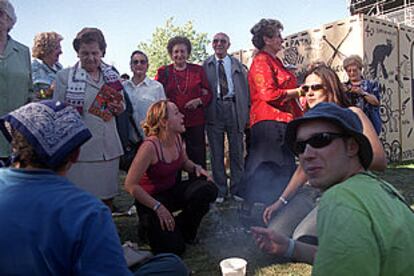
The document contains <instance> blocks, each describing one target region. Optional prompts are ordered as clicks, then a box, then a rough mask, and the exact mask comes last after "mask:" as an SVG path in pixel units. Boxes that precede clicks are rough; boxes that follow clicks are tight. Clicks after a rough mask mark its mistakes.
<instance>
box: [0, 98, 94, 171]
mask: <svg viewBox="0 0 414 276" xmlns="http://www.w3.org/2000/svg"><path fill="white" fill-rule="evenodd" d="M13 129H14V130H17V131H19V132H20V133H21V134H22V135H23V136H24V137H25V139H26V140H27V142H28V143H29V144H30V145H31V146H32V148H33V150H34V151H35V152H36V155H37V157H38V160H39V161H40V162H42V163H44V164H47V165H48V166H49V167H51V168H55V167H57V166H59V165H61V163H62V162H63V161H64V160H65V159H66V158H67V157H68V155H69V154H70V153H71V152H73V151H74V150H75V149H77V148H78V147H80V146H81V145H82V144H84V143H85V142H86V141H87V140H89V139H90V138H91V137H92V134H91V132H90V131H89V129H88V128H87V127H86V126H85V124H84V123H83V121H82V119H81V118H80V115H79V113H78V112H77V111H76V110H75V109H74V108H73V107H70V106H66V105H64V104H63V103H61V102H59V101H52V100H46V101H41V102H37V103H29V104H27V105H25V106H22V107H20V108H18V109H16V110H14V111H12V112H10V113H9V114H6V115H4V116H2V117H1V118H0V130H1V131H2V132H3V134H4V136H5V137H6V139H7V140H8V141H11V140H12V136H13Z"/></svg>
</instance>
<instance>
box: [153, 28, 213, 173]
mask: <svg viewBox="0 0 414 276" xmlns="http://www.w3.org/2000/svg"><path fill="white" fill-rule="evenodd" d="M167 50H168V54H169V55H170V57H171V59H172V61H173V63H172V64H170V65H167V66H162V67H160V68H159V69H158V72H157V75H156V77H155V79H156V80H158V81H159V82H161V83H162V84H163V86H164V90H165V94H166V96H167V98H168V99H169V100H171V101H172V102H173V103H175V104H176V105H177V107H178V109H179V110H180V112H181V113H182V114H184V125H185V127H186V131H185V133H184V134H183V137H184V140H185V142H186V145H187V154H188V157H189V158H190V159H191V160H193V161H194V162H196V163H197V164H200V165H201V166H203V167H205V166H206V141H205V135H204V124H205V116H204V109H205V108H206V107H207V105H208V104H209V103H210V100H211V91H210V88H209V84H208V80H207V76H206V74H205V72H204V69H203V67H201V66H200V65H196V64H192V63H188V62H187V60H188V57H189V55H190V53H191V42H190V40H188V38H186V37H182V36H176V37H173V38H171V39H170V40H169V41H168V45H167Z"/></svg>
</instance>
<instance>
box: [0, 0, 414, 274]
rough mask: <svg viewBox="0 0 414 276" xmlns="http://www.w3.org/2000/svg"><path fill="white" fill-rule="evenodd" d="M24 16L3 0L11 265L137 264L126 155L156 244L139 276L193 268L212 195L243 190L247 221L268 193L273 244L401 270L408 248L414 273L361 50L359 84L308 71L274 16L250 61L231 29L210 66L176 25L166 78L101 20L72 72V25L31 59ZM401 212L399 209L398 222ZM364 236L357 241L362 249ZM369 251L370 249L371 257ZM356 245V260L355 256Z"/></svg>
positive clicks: (288, 252)
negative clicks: (122, 201) (128, 250)
mask: <svg viewBox="0 0 414 276" xmlns="http://www.w3.org/2000/svg"><path fill="white" fill-rule="evenodd" d="M16 20H17V17H16V15H15V12H14V8H13V6H12V4H11V3H10V2H9V1H8V0H0V80H1V82H0V94H1V97H0V116H1V118H0V130H1V132H2V133H3V136H0V162H1V164H2V166H5V167H6V168H3V169H0V218H1V220H2V222H4V224H3V225H6V226H3V227H2V230H1V233H2V235H0V237H1V238H0V245H1V248H4V249H5V248H7V249H8V250H7V251H3V250H0V256H1V258H0V272H1V273H0V274H18V275H24V274H27V273H29V272H30V273H34V274H36V275H44V274H45V273H49V274H56V275H66V274H68V275H69V274H73V273H75V274H77V273H81V274H82V273H83V274H84V273H89V272H90V273H101V274H108V275H115V274H116V275H118V274H119V275H128V274H131V271H130V270H128V268H127V265H126V263H125V260H124V258H123V254H122V248H121V245H120V243H119V238H118V236H117V233H116V228H115V226H114V224H113V222H112V218H111V211H114V210H115V208H116V207H115V206H114V205H113V199H114V197H115V196H116V195H117V194H118V185H119V170H120V168H121V169H123V170H125V171H126V172H127V175H126V179H125V183H124V187H125V190H126V191H127V192H129V194H130V195H131V196H132V197H133V198H134V205H135V207H136V209H137V213H138V217H139V224H140V228H141V229H140V230H142V232H143V233H144V234H145V235H146V236H147V237H148V241H149V245H150V247H151V250H152V251H153V253H154V254H156V256H155V257H153V258H152V259H151V260H150V261H148V262H146V263H145V264H144V265H142V266H141V267H140V268H139V270H138V271H136V272H135V273H136V275H146V274H148V273H158V274H159V275H187V274H188V270H187V268H186V267H185V265H184V264H183V263H182V261H181V260H180V259H179V257H177V255H182V254H183V253H184V251H185V248H186V244H192V245H194V244H197V243H198V238H197V232H198V228H199V226H200V224H201V223H202V220H203V217H204V216H205V215H206V214H207V213H208V211H209V209H210V206H211V204H213V203H216V204H221V203H223V202H224V201H225V200H231V199H232V200H236V201H238V202H241V203H240V210H239V216H240V219H241V220H248V219H249V217H251V216H252V213H251V210H252V206H254V204H255V203H258V202H259V203H262V204H264V205H265V206H266V207H265V209H264V212H263V217H262V220H263V224H264V225H266V227H253V228H252V232H253V237H254V238H255V240H256V242H257V244H258V246H259V247H260V248H261V249H263V250H265V251H266V252H268V253H270V254H274V255H278V256H284V257H286V258H287V259H288V260H293V261H301V262H307V263H310V264H313V263H314V264H315V272H317V273H320V274H323V275H329V273H331V272H332V271H333V269H334V268H335V266H336V267H337V268H338V267H339V266H338V264H339V263H341V267H340V270H341V273H344V274H343V275H346V274H347V273H350V272H351V271H356V270H355V269H358V271H367V272H370V273H371V272H372V273H374V274H375V273H376V274H381V273H382V274H384V275H386V274H387V273H388V272H390V271H397V270H395V269H396V266H397V265H395V264H393V263H392V262H393V261H394V260H398V262H397V263H398V271H400V272H401V275H404V273H405V272H407V271H410V269H412V268H413V267H412V265H411V266H410V265H409V264H408V262H406V261H407V258H403V257H401V256H400V255H401V254H400V253H398V252H397V251H398V250H393V249H392V248H394V247H395V246H401V248H404V250H407V251H408V252H406V253H408V255H407V256H410V253H414V252H413V250H414V236H413V233H412V232H410V231H401V228H402V227H403V226H404V225H405V224H406V225H405V226H404V227H410V226H414V216H413V214H412V210H411V213H410V211H409V210H410V208H409V206H408V208H407V206H406V205H405V203H404V199H403V198H402V197H401V196H400V195H399V194H398V192H396V191H395V190H394V188H392V186H390V185H389V184H388V183H385V182H383V181H380V180H378V179H376V178H375V177H374V176H373V175H372V174H371V173H369V172H368V170H374V171H383V170H385V168H386V165H387V164H386V156H385V153H384V150H383V148H382V145H381V142H380V140H379V137H378V135H380V133H381V118H380V116H379V105H380V95H381V94H380V93H381V91H380V89H379V85H378V83H377V82H375V81H371V80H367V79H364V78H363V74H362V68H363V62H362V59H361V58H360V57H358V56H355V55H351V56H349V57H348V58H346V59H345V60H344V61H343V67H344V69H345V71H346V72H347V75H348V77H349V79H348V81H347V82H345V83H342V82H341V81H340V79H339V78H338V76H337V74H336V73H335V72H334V71H333V70H332V69H331V68H329V66H327V65H326V64H324V63H323V62H317V63H314V64H311V65H310V66H309V68H308V71H307V73H306V75H305V78H304V82H303V83H301V84H300V83H298V81H297V79H296V76H295V74H294V72H292V70H290V69H288V66H287V65H286V64H283V62H282V61H281V60H280V59H279V58H278V57H277V54H278V53H279V52H280V51H281V50H282V45H283V38H282V35H281V32H282V30H283V25H282V23H281V22H279V21H278V20H275V19H261V20H260V21H259V22H258V23H257V24H255V25H254V26H253V27H252V29H251V30H250V32H251V34H252V43H253V45H254V46H255V48H256V51H255V54H254V56H253V61H252V64H251V66H250V68H247V67H246V66H245V65H243V64H242V63H241V62H240V61H238V60H237V59H236V58H234V57H232V56H231V55H230V54H229V53H228V49H229V48H230V45H231V41H230V37H229V35H228V34H226V33H223V32H218V33H216V34H215V35H214V36H213V38H212V49H213V50H214V54H212V55H211V56H209V57H208V58H207V59H206V60H205V61H204V62H203V63H202V65H198V64H193V63H190V62H189V58H190V55H191V50H192V45H191V42H190V40H189V39H188V38H187V37H184V36H175V37H172V38H171V39H170V40H169V41H168V44H167V45H166V50H167V52H168V54H169V56H170V58H171V61H172V63H171V64H168V65H163V66H161V67H160V68H159V69H158V70H157V74H156V76H155V79H151V78H149V77H148V76H147V70H148V66H149V63H150V60H149V59H148V56H147V55H146V53H144V52H142V51H140V50H136V51H134V52H132V53H131V56H130V60H129V65H130V68H131V72H132V77H131V78H129V76H127V75H126V74H124V75H123V77H121V76H120V75H119V73H118V71H117V70H116V69H115V68H114V67H113V66H111V65H108V64H106V63H105V62H104V60H103V58H104V56H105V52H106V48H107V45H106V40H105V37H104V34H103V33H102V32H101V30H99V29H98V28H83V29H82V30H80V31H79V33H78V34H77V35H76V37H75V38H74V40H73V49H74V51H76V53H77V56H78V58H79V60H78V61H76V62H75V63H74V64H73V65H72V66H70V67H67V68H65V69H63V66H62V65H61V64H60V63H59V56H60V55H61V54H62V48H61V45H60V43H61V41H62V40H63V37H62V36H61V35H60V34H58V33H56V32H44V33H39V34H37V35H36V36H35V38H34V45H33V48H32V57H33V61H32V62H31V59H30V51H29V48H28V47H26V46H24V45H22V44H20V43H19V42H17V41H15V40H13V39H12V38H11V37H10V35H9V32H10V30H11V28H12V27H13V25H14V24H15V23H16ZM246 130H248V132H249V133H250V139H249V141H248V145H245V143H246V142H245V132H246ZM132 136H133V137H132ZM206 137H207V140H206ZM226 139H227V140H228V148H229V160H230V166H229V169H230V173H228V171H227V169H228V168H227V167H226V164H225V161H224V160H225V154H226V149H225V148H226V143H225V140H226ZM339 140H341V141H343V142H341V143H340V142H339ZM131 141H134V142H131ZM207 148H209V153H210V155H209V156H210V160H211V172H212V175H210V173H209V171H208V170H207V156H208V154H207ZM246 148H248V155H247V154H246ZM334 153H335V154H334ZM127 154H131V158H130V159H129V160H127V161H125V157H126V155H127ZM246 155H247V157H246ZM297 159H299V163H297ZM124 162H127V164H126V165H125V167H124ZM341 166H342V167H344V166H345V167H346V169H342V170H341ZM183 172H186V174H187V177H186V178H185V176H186V175H185V174H183ZM183 176H184V177H183ZM342 182H343V183H344V184H342ZM355 183H357V184H355ZM369 183H372V184H369ZM358 184H360V186H361V187H360V186H358ZM370 185H371V186H370ZM373 186H375V187H373ZM377 186H378V187H381V188H378V187H377ZM333 191H335V192H336V193H337V194H338V195H336V194H335V193H334V192H333ZM375 195H378V197H379V198H380V199H381V202H380V200H378V199H377V198H375ZM358 197H361V199H359V198H358ZM345 198H347V199H348V200H347V201H346V202H345V200H344V199H345ZM355 198H357V199H355ZM361 202H362V203H361ZM382 204H383V206H382ZM105 205H106V206H105ZM31 206H33V207H31ZM376 209H377V210H376ZM10 210H12V212H9V211H10ZM378 210H381V212H383V214H386V219H385V222H384V221H382V222H381V223H379V222H378V221H381V218H380V217H379V216H380V213H381V212H380V211H378ZM351 215H352V220H353V221H354V223H355V225H357V226H358V229H357V230H352V231H351V230H349V229H348V232H347V233H346V231H347V228H346V227H343V223H341V222H340V218H339V217H341V218H343V219H345V220H347V219H351ZM393 217H399V221H398V224H396V225H393V226H392V227H390V225H391V219H392V218H393ZM21 218H25V221H27V223H24V224H20V223H19V222H18V221H17V219H21ZM407 225H408V226H407ZM341 227H342V229H341ZM385 227H387V228H385ZM333 229H335V233H333V232H332V231H333ZM341 231H342V232H341ZM384 231H388V232H387V233H386V234H384V233H385V232H384ZM340 232H341V233H343V235H341V234H338V233H340ZM351 233H352V235H351ZM396 235H399V236H400V237H399V239H398V240H393V237H394V236H396ZM11 236H13V239H10V237H11ZM353 239H356V240H357V241H358V244H356V243H357V242H356V241H354V242H352V244H353V245H354V246H352V247H347V243H348V242H350V241H351V240H353ZM15 241H18V242H19V244H20V245H21V246H15V245H11V242H15ZM17 247H18V248H17ZM332 247H335V248H334V249H332ZM361 248H362V249H364V250H365V251H364V250H362V251H361V250H360V249H361ZM361 252H364V253H361ZM171 253H173V254H171ZM354 253H355V255H354ZM371 253H372V254H371ZM174 254H176V255H174ZM358 254H359V255H358ZM364 254H366V255H370V254H371V256H370V265H371V267H369V268H367V265H364V264H363V263H362V262H361V258H362V257H363V255H364ZM348 255H352V258H350V260H352V264H351V263H350V262H351V261H347V260H345V261H344V260H343V258H342V257H343V256H348ZM341 256H342V257H341ZM400 257H401V258H400ZM341 258H342V259H341ZM20 260H21V261H22V262H23V260H24V264H23V265H21V263H22V262H20ZM353 264H358V266H356V267H352V265H353ZM336 272H338V271H336ZM374 274H373V275H374Z"/></svg>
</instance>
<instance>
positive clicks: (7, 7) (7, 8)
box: [0, 0, 17, 31]
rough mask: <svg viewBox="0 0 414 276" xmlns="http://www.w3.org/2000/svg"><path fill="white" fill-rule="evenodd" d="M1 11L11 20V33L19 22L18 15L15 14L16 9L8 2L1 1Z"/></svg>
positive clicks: (6, 0)
mask: <svg viewBox="0 0 414 276" xmlns="http://www.w3.org/2000/svg"><path fill="white" fill-rule="evenodd" d="M0 10H2V11H4V12H5V13H6V14H7V16H8V17H9V18H10V19H11V22H12V24H11V26H9V29H8V31H10V30H11V29H12V28H13V26H14V24H16V21H17V17H16V13H15V12H14V7H13V5H12V4H11V3H10V2H9V1H8V0H0Z"/></svg>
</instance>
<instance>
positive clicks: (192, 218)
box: [125, 100, 218, 255]
mask: <svg viewBox="0 0 414 276" xmlns="http://www.w3.org/2000/svg"><path fill="white" fill-rule="evenodd" d="M143 128H144V132H145V135H146V137H147V138H146V139H145V140H144V142H143V143H142V144H141V146H140V147H139V149H138V153H137V155H136V156H135V158H134V161H133V162H132V165H131V168H130V169H129V171H128V175H127V177H126V179H125V189H126V190H127V191H128V192H129V193H130V194H131V195H132V196H133V197H134V198H135V205H136V207H137V211H138V216H139V221H140V222H143V223H142V225H144V224H145V225H144V227H143V228H144V230H145V232H146V233H147V235H148V239H149V244H150V246H151V249H152V250H153V251H154V253H175V254H178V255H181V254H182V253H183V252H184V250H185V243H194V242H195V241H196V236H197V229H198V227H199V225H200V223H201V220H202V218H203V216H204V215H205V214H206V213H207V212H208V210H209V206H210V203H212V202H214V201H215V200H216V197H217V192H218V191H217V187H216V186H215V185H214V183H212V182H211V180H212V179H211V177H210V175H209V174H208V172H207V171H206V170H205V169H204V168H203V167H202V166H200V165H198V164H196V163H194V162H193V161H192V160H190V159H189V158H188V156H187V153H186V150H185V143H184V141H183V140H182V138H181V135H180V134H181V133H183V132H184V131H185V126H184V115H183V114H182V113H181V112H180V111H179V109H178V107H177V106H176V105H175V104H174V103H173V102H171V101H169V100H161V101H158V102H156V103H154V104H152V105H151V107H150V108H149V109H148V112H147V117H146V120H145V122H144V124H143ZM181 170H184V171H186V172H188V173H193V174H194V175H195V176H196V178H195V179H190V180H186V181H181V179H177V174H178V173H181ZM206 179H207V180H206ZM177 210H182V212H181V213H180V214H179V215H177V216H173V212H175V211H177ZM142 225H141V226H142Z"/></svg>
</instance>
